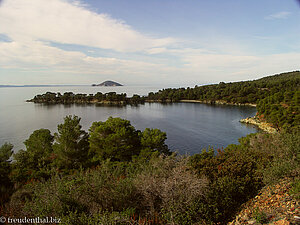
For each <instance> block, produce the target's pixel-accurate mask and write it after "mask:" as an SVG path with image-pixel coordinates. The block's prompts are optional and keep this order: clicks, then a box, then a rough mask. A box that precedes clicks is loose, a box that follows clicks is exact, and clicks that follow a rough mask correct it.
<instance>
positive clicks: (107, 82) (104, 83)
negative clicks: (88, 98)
mask: <svg viewBox="0 0 300 225" xmlns="http://www.w3.org/2000/svg"><path fill="white" fill-rule="evenodd" d="M92 86H106V87H115V86H123V85H122V84H119V83H117V82H114V81H111V80H107V81H104V82H102V83H101V84H92Z"/></svg>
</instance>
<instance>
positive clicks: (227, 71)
mask: <svg viewBox="0 0 300 225" xmlns="http://www.w3.org/2000/svg"><path fill="white" fill-rule="evenodd" d="M288 15H289V13H288V12H281V14H280V13H279V14H277V15H276V14H274V15H271V16H272V17H271V16H270V19H271V18H284V17H287V16H288ZM1 33H2V34H5V37H8V38H9V39H10V41H6V42H1V41H0V72H1V69H6V70H10V69H13V70H14V73H11V74H8V75H6V74H4V73H3V74H4V76H3V75H2V74H1V73H0V83H8V84H13V83H15V82H16V81H17V82H18V83H20V82H21V83H26V82H29V83H46V82H47V83H52V84H54V83H73V84H74V83H92V82H99V79H100V81H101V80H102V79H108V78H111V79H115V80H117V81H119V82H121V81H124V80H127V82H126V83H128V81H130V82H132V83H136V84H137V83H140V84H166V85H172V84H191V85H193V84H201V83H210V82H219V81H221V80H223V81H235V80H241V79H251V78H254V76H258V75H260V76H262V75H266V74H272V73H278V72H284V71H290V70H297V69H299V63H298V62H299V61H300V54H299V53H286V54H273V55H264V56H258V55H254V54H251V53H249V46H247V45H246V46H244V45H241V44H239V43H238V41H236V40H228V39H226V38H224V37H215V38H210V39H209V40H205V38H203V39H202V40H199V39H198V40H197V42H196V43H191V42H190V41H187V40H180V41H178V40H177V39H176V41H175V39H174V38H153V37H149V36H147V35H144V34H141V33H139V32H137V31H136V30H134V29H133V28H131V27H130V26H128V25H127V24H125V23H124V22H122V21H118V20H115V19H113V18H111V17H110V16H108V15H104V14H97V13H95V12H93V11H91V10H89V9H88V8H87V7H86V6H84V5H82V3H81V2H78V1H77V2H74V1H72V2H71V1H66V0H51V1H50V0H49V1H45V0H30V1H29V0H27V1H24V0H4V1H3V4H1V6H0V34H1ZM3 37H4V36H3ZM50 42H56V43H59V44H76V45H83V46H91V47H97V48H103V49H110V50H114V51H110V53H111V54H109V55H111V56H110V57H97V56H95V55H97V52H98V50H99V49H94V48H92V49H91V48H88V49H89V50H88V51H87V52H88V53H93V54H92V55H93V56H88V55H87V54H85V53H83V52H80V51H75V50H73V51H70V50H69V51H65V50H63V49H60V48H57V47H54V46H51V45H50V44H49V43H50ZM195 46H198V47H195ZM115 51H117V53H116V52H115ZM120 52H122V54H120ZM132 52H134V53H132ZM135 52H138V53H137V54H136V53H135ZM141 52H142V53H141ZM121 55H122V56H125V57H124V58H127V59H126V60H125V59H121V58H120V57H121ZM139 56H142V57H139ZM15 71H17V72H15ZM25 73H26V74H29V75H28V76H27V77H28V78H29V77H30V79H25V78H23V77H22V76H23V75H24V74H25ZM12 77H14V79H13V78H12Z"/></svg>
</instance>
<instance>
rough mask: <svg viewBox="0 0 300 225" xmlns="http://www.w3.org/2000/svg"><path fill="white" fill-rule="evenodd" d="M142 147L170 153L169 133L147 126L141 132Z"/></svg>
mask: <svg viewBox="0 0 300 225" xmlns="http://www.w3.org/2000/svg"><path fill="white" fill-rule="evenodd" d="M140 136H141V145H142V148H146V149H149V150H150V151H152V152H153V151H158V152H159V153H163V154H166V155H169V154H170V150H169V148H168V146H167V145H166V143H165V141H166V139H167V134H166V133H165V132H162V131H161V130H159V129H150V128H146V129H145V130H144V131H143V132H142V133H141V134H140Z"/></svg>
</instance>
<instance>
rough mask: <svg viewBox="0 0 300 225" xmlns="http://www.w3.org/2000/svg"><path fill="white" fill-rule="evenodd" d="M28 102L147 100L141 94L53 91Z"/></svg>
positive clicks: (104, 102) (103, 102) (109, 103)
mask: <svg viewBox="0 0 300 225" xmlns="http://www.w3.org/2000/svg"><path fill="white" fill-rule="evenodd" d="M28 102H34V103H46V104H72V103H78V104H82V103H97V104H108V105H126V104H142V103H144V102H145V97H141V96H139V95H133V96H132V97H130V98H128V97H126V93H122V94H117V93H116V92H109V93H105V94H103V93H101V92H97V93H96V94H95V95H93V94H89V95H87V94H74V93H73V92H65V93H64V94H61V93H52V92H47V93H45V94H41V95H36V96H34V98H33V99H31V100H28Z"/></svg>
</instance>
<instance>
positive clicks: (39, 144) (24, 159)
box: [13, 129, 54, 182]
mask: <svg viewBox="0 0 300 225" xmlns="http://www.w3.org/2000/svg"><path fill="white" fill-rule="evenodd" d="M53 140H54V137H53V136H52V135H51V132H50V130H48V129H39V130H36V131H34V132H33V133H32V134H31V135H30V137H29V138H28V139H27V140H26V141H25V142H24V144H25V146H26V151H25V150H20V151H18V152H17V153H16V154H14V159H15V162H14V163H13V167H14V170H13V178H14V180H15V181H19V182H22V181H26V180H28V179H31V178H34V179H40V178H49V176H50V170H51V163H52V154H53V148H52V144H53Z"/></svg>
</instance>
